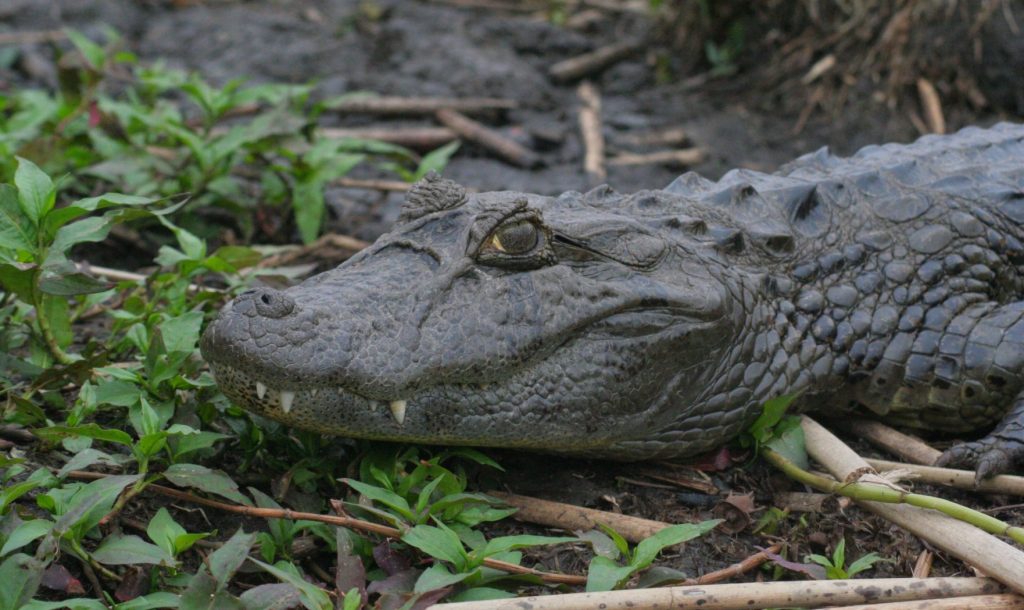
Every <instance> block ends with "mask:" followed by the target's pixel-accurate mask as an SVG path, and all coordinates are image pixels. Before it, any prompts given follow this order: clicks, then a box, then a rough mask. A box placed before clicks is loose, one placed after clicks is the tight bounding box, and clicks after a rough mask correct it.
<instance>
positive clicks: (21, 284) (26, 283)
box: [0, 219, 36, 303]
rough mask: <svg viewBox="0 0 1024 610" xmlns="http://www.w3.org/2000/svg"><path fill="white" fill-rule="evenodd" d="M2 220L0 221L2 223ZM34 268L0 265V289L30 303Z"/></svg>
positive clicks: (31, 266)
mask: <svg viewBox="0 0 1024 610" xmlns="http://www.w3.org/2000/svg"><path fill="white" fill-rule="evenodd" d="M2 220H3V219H0V222H2ZM35 274H36V268H35V265H31V264H21V263H16V264H0V288H3V289H4V291H5V292H12V293H14V295H15V296H17V297H18V298H19V299H21V300H22V301H23V302H25V303H31V302H32V299H33V292H34V286H33V284H34V281H35Z"/></svg>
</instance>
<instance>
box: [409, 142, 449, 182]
mask: <svg viewBox="0 0 1024 610" xmlns="http://www.w3.org/2000/svg"><path fill="white" fill-rule="evenodd" d="M457 150H459V141H458V140H455V141H452V142H449V143H447V144H445V145H444V146H442V147H440V148H437V149H434V150H432V151H430V152H429V153H427V154H426V155H424V157H423V160H422V161H420V164H419V167H417V168H416V173H415V174H414V175H413V181H414V182H415V181H416V180H419V179H420V178H422V177H423V176H426V175H427V174H429V173H430V172H437V173H439V174H440V173H441V172H442V171H444V168H445V166H446V165H448V160H449V159H451V158H452V155H454V154H455V151H457Z"/></svg>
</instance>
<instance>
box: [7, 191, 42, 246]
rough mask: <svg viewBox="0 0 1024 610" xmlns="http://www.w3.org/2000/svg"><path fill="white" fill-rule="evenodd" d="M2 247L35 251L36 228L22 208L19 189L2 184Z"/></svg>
mask: <svg viewBox="0 0 1024 610" xmlns="http://www.w3.org/2000/svg"><path fill="white" fill-rule="evenodd" d="M0 248H9V249H11V250H15V251H17V250H24V251H26V252H35V249H36V228H35V226H34V224H33V223H32V222H31V221H30V217H29V216H28V215H27V214H25V213H24V212H23V211H22V210H21V204H20V203H19V199H18V191H17V190H15V188H14V187H13V186H11V185H9V184H0Z"/></svg>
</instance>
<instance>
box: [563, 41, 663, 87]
mask: <svg viewBox="0 0 1024 610" xmlns="http://www.w3.org/2000/svg"><path fill="white" fill-rule="evenodd" d="M642 47H643V44H641V42H640V41H639V40H626V41H623V42H616V43H613V44H610V45H607V46H603V47H600V48H597V49H594V50H593V51H590V52H588V53H584V54H583V55H577V56H576V57H571V58H569V59H566V60H563V61H560V62H558V63H556V64H555V65H553V66H551V67H550V68H549V69H548V76H550V77H551V78H552V80H555V81H558V82H562V83H564V82H569V81H574V80H578V79H581V78H583V77H584V76H588V75H590V74H593V73H594V72H598V71H600V70H603V69H605V68H607V67H608V66H610V65H612V64H614V63H615V62H617V61H620V60H622V59H625V58H626V57H628V56H630V55H632V54H633V53H635V52H637V51H638V50H640V49H641V48H642Z"/></svg>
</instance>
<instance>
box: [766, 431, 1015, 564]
mask: <svg viewBox="0 0 1024 610" xmlns="http://www.w3.org/2000/svg"><path fill="white" fill-rule="evenodd" d="M761 454H762V455H764V457H765V459H766V460H768V461H769V462H771V463H772V465H773V466H775V467H776V468H778V469H779V470H781V471H782V472H784V473H785V474H786V475H787V476H788V477H790V478H791V479H794V480H796V481H799V482H801V483H804V484H806V485H810V486H811V487H813V488H815V489H817V490H819V491H824V492H828V493H834V494H838V495H841V496H846V497H848V498H853V499H854V500H869V501H872V502H885V503H888V504H910V505H911V506H917V507H920V508H930V509H932V510H937V511H939V512H941V513H945V514H947V515H949V516H950V517H953V518H954V519H958V520H960V521H964V522H966V523H970V524H971V525H973V526H975V527H977V528H979V529H981V530H984V531H986V532H988V533H990V534H996V535H1000V536H1006V537H1008V538H1010V539H1012V540H1013V541H1015V542H1017V543H1020V544H1024V528H1020V527H1017V526H1013V525H1010V524H1008V523H1006V522H1005V521H1001V520H999V519H996V518H995V517H991V516H989V515H986V514H985V513H982V512H979V511H976V510H974V509H971V508H967V507H966V506H963V505H961V504H957V503H956V502H950V501H949V500H944V499H942V498H936V497H934V496H927V495H924V494H915V493H910V492H907V491H903V490H900V489H896V488H893V487H885V486H883V485H879V484H875V483H840V482H839V481H834V480H832V479H828V478H825V477H822V476H818V475H816V474H812V473H810V472H807V471H806V470H804V469H802V468H800V467H799V466H797V465H796V464H794V463H793V462H792V461H790V460H789V459H788V458H786V457H785V456H783V455H782V454H780V453H778V452H776V451H774V450H772V449H769V448H768V447H762V448H761Z"/></svg>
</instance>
